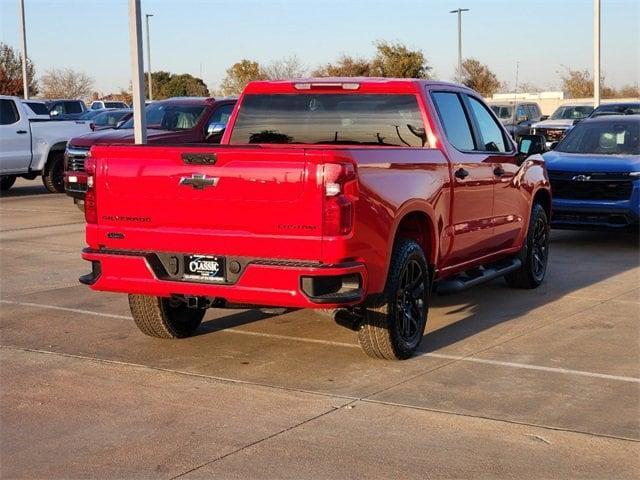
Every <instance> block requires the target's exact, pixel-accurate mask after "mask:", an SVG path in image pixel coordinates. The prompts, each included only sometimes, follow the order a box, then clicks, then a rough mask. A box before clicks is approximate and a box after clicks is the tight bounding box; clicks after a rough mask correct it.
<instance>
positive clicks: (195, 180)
mask: <svg viewBox="0 0 640 480" xmlns="http://www.w3.org/2000/svg"><path fill="white" fill-rule="evenodd" d="M218 180H220V178H219V177H207V176H206V175H204V174H202V173H194V174H193V175H191V176H190V177H181V178H180V185H191V186H192V187H193V188H195V189H196V190H202V189H204V188H205V187H215V186H216V185H217V184H218Z"/></svg>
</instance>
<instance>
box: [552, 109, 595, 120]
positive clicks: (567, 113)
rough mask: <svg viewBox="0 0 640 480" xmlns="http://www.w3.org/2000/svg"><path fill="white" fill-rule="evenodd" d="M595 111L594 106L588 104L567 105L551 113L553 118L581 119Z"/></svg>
mask: <svg viewBox="0 0 640 480" xmlns="http://www.w3.org/2000/svg"><path fill="white" fill-rule="evenodd" d="M591 112H593V107H590V106H588V105H579V106H576V105H565V106H564V107H558V109H557V110H556V111H555V112H553V115H551V120H581V119H583V118H585V117H588V116H589V114H590V113H591Z"/></svg>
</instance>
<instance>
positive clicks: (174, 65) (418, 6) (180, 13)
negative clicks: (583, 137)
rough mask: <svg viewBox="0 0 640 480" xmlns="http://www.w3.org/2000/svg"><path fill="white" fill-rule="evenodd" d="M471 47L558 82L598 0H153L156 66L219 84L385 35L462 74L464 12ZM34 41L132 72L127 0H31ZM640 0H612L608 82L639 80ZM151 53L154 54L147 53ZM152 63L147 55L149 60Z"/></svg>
mask: <svg viewBox="0 0 640 480" xmlns="http://www.w3.org/2000/svg"><path fill="white" fill-rule="evenodd" d="M17 5H18V0H0V7H1V10H0V17H1V19H0V29H1V30H0V34H1V35H0V41H2V42H5V43H8V44H9V45H11V46H13V47H14V48H18V47H19V30H18V28H19V27H18V13H17ZM458 7H462V8H469V9H470V11H469V12H466V13H464V15H463V21H462V23H463V57H465V58H467V57H473V58H477V59H478V60H480V61H481V62H482V63H485V64H487V65H488V66H489V67H490V68H491V69H492V70H493V71H494V72H495V73H496V75H497V76H498V78H499V79H500V80H501V81H506V82H508V83H509V84H510V85H511V86H513V84H514V83H515V77H516V65H517V64H518V65H519V67H518V78H519V80H518V81H519V83H523V82H528V83H531V84H533V85H536V86H538V87H539V88H542V89H545V90H557V89H558V88H559V86H560V80H559V75H560V72H562V71H563V69H564V68H565V67H568V68H571V69H580V70H583V69H589V70H591V69H592V63H593V40H592V33H593V1H592V0H306V1H305V0H262V1H258V0H210V1H204V0H143V1H142V10H143V14H144V13H152V14H153V15H154V16H153V18H151V19H150V21H151V62H152V63H151V66H152V70H153V71H156V70H166V71H170V72H174V73H190V74H192V75H194V76H200V77H202V78H203V79H204V81H205V83H207V85H208V86H209V88H210V89H215V88H217V87H218V86H219V84H220V82H221V81H222V79H223V78H224V75H225V70H226V69H227V68H229V66H231V65H232V64H233V63H235V62H236V61H239V60H241V59H243V58H247V59H251V60H255V61H258V62H260V63H264V64H267V63H269V62H270V61H273V60H277V59H280V58H283V57H287V56H291V55H297V56H298V58H299V59H300V60H301V61H302V62H303V64H304V65H305V66H307V67H309V68H310V69H312V68H314V67H316V66H318V65H320V64H323V63H327V62H331V61H333V60H335V59H337V58H338V57H339V56H340V55H341V54H349V55H353V56H363V57H371V56H372V55H373V54H374V51H375V47H374V45H373V43H374V42H375V41H376V40H389V41H400V42H403V43H405V44H406V45H407V46H409V47H411V48H415V49H420V50H422V51H423V53H424V54H425V57H426V58H427V61H428V63H429V65H430V66H431V67H433V74H434V76H435V77H436V78H438V79H441V80H453V79H454V72H455V68H456V65H457V21H456V15H454V14H450V13H449V11H450V10H453V9H455V8H458ZM25 11H26V29H27V50H28V53H29V57H30V58H31V59H32V60H33V62H34V63H35V67H36V75H41V74H43V73H44V72H45V71H46V70H48V69H50V68H67V67H69V68H73V69H75V70H79V71H82V72H84V73H86V74H88V75H89V76H91V77H92V78H93V79H94V80H95V87H96V90H98V91H100V92H102V93H104V94H107V93H110V92H114V91H117V90H119V88H120V87H123V88H128V86H129V83H130V79H131V73H130V72H131V66H130V50H129V36H128V1H127V0H75V1H74V0H25ZM639 31H640V0H602V70H603V73H604V74H605V77H606V80H605V81H606V83H607V85H611V86H614V87H620V86H622V85H627V84H637V83H639V82H640V33H639ZM145 62H146V60H145ZM145 69H146V63H145Z"/></svg>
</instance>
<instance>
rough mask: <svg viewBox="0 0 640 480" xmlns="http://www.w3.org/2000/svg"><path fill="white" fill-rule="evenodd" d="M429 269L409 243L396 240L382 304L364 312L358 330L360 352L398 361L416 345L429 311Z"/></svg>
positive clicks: (415, 248)
mask: <svg viewBox="0 0 640 480" xmlns="http://www.w3.org/2000/svg"><path fill="white" fill-rule="evenodd" d="M429 283H430V281H429V270H428V268H427V261H426V259H425V256H424V252H423V251H422V248H420V245H418V244H417V243H416V242H414V241H413V240H407V239H400V240H398V241H397V242H396V244H395V246H394V248H393V253H392V255H391V264H390V266H389V274H388V276H387V284H386V286H385V292H384V301H385V303H384V305H382V306H380V307H376V308H366V309H364V312H363V316H362V321H361V323H360V326H359V329H358V341H359V342H360V347H362V350H364V352H365V353H366V354H367V355H369V356H370V357H372V358H381V359H387V360H402V359H406V358H409V357H410V356H411V355H412V354H413V353H414V352H415V351H416V349H417V348H418V345H420V341H421V340H422V335H423V334H424V328H425V326H426V324H427V313H428V308H429V292H430V288H429V286H430V285H429Z"/></svg>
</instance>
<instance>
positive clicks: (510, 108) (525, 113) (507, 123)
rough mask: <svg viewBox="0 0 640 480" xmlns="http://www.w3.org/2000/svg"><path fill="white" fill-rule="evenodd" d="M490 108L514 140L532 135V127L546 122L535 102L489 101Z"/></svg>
mask: <svg viewBox="0 0 640 480" xmlns="http://www.w3.org/2000/svg"><path fill="white" fill-rule="evenodd" d="M488 103H489V107H491V110H493V113H495V114H496V117H498V119H499V120H500V121H501V122H502V124H503V125H504V128H505V129H506V130H507V131H508V132H509V134H511V136H512V137H513V139H514V140H516V141H517V140H518V138H519V137H521V136H522V135H529V134H530V133H531V125H533V124H534V123H536V122H539V121H540V120H544V116H543V115H542V111H541V110H540V107H539V106H538V104H537V103H535V102H524V101H493V102H491V101H489V102H488Z"/></svg>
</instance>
